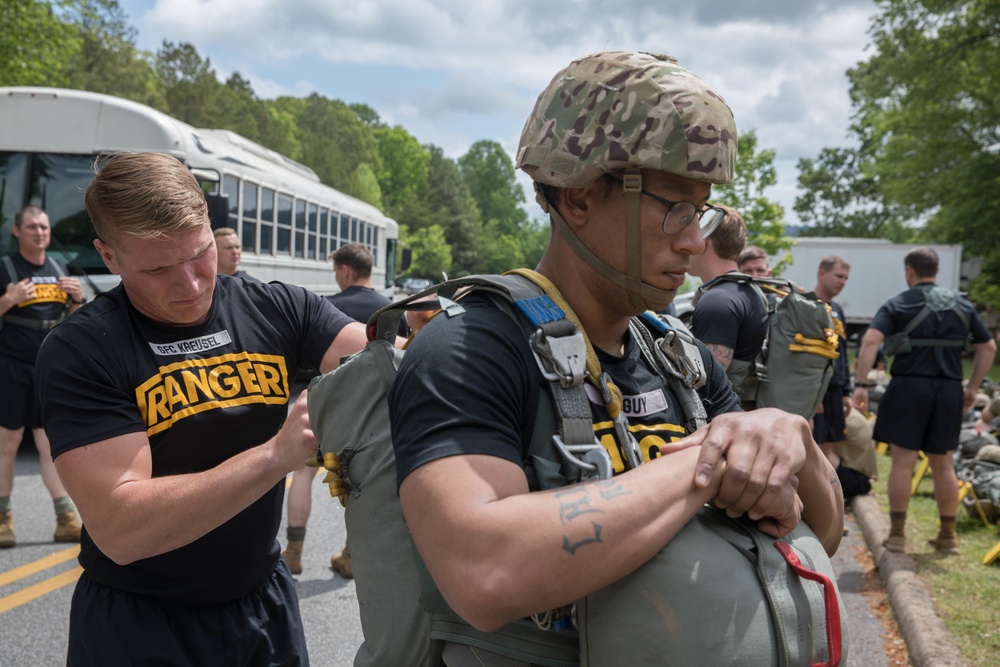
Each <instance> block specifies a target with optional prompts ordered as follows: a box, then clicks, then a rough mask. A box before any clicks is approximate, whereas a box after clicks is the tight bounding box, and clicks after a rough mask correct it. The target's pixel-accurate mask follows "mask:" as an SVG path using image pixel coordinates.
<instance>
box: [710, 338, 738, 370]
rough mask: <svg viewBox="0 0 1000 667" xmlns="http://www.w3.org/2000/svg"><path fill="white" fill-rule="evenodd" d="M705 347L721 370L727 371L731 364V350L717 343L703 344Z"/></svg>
mask: <svg viewBox="0 0 1000 667" xmlns="http://www.w3.org/2000/svg"><path fill="white" fill-rule="evenodd" d="M705 347H707V348H708V349H709V350H710V351H711V352H712V356H713V357H715V360H716V361H717V362H718V363H719V365H720V366H722V370H724V371H728V370H729V366H730V364H732V363H733V348H731V347H726V346H725V345H720V344H718V343H705Z"/></svg>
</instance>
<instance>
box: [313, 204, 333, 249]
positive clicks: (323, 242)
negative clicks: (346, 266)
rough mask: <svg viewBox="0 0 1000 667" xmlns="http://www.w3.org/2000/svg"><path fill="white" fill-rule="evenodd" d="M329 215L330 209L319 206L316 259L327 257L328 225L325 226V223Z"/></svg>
mask: <svg viewBox="0 0 1000 667" xmlns="http://www.w3.org/2000/svg"><path fill="white" fill-rule="evenodd" d="M329 215H330V211H328V210H327V209H325V208H321V209H320V210H319V248H318V249H317V254H316V259H321V260H325V259H327V249H328V248H329V246H328V241H329V234H328V229H329V227H328V226H327V223H328V216H329Z"/></svg>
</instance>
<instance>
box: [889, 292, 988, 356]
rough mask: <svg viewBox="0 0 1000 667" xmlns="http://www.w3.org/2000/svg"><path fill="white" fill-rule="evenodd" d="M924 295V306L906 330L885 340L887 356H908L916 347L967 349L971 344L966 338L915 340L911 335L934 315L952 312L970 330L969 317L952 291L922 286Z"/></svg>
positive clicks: (890, 335)
mask: <svg viewBox="0 0 1000 667" xmlns="http://www.w3.org/2000/svg"><path fill="white" fill-rule="evenodd" d="M920 289H921V291H922V292H923V293H924V306H923V308H921V309H920V312H918V313H917V314H916V316H915V317H914V318H913V319H912V320H910V321H909V322H908V323H907V325H906V328H904V329H903V330H902V331H900V332H898V333H894V334H889V335H888V336H886V338H885V355H886V356H887V357H892V356H895V355H897V354H906V353H907V352H910V351H912V350H913V348H915V347H962V348H964V347H967V346H968V344H969V341H968V336H966V338H961V339H960V338H913V337H911V336H910V334H911V333H912V332H913V330H914V329H916V328H917V326H918V325H919V324H920V323H921V322H923V321H924V320H925V319H927V317H928V316H930V315H931V314H932V313H934V314H937V313H942V312H947V311H949V310H950V311H952V312H954V313H955V314H956V315H958V318H959V319H960V320H962V322H963V323H964V324H965V330H966V332H968V330H969V316H968V315H966V314H965V311H963V310H962V308H961V307H960V306H959V305H958V298H957V296H956V294H955V292H953V291H952V290H950V289H948V288H947V287H944V286H942V285H922V286H921V287H920Z"/></svg>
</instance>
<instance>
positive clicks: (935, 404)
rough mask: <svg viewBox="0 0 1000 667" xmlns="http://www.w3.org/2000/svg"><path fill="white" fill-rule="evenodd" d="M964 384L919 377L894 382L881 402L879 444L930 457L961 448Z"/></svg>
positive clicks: (878, 419)
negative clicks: (894, 446) (959, 433)
mask: <svg viewBox="0 0 1000 667" xmlns="http://www.w3.org/2000/svg"><path fill="white" fill-rule="evenodd" d="M961 426H962V383H961V382H959V381H958V380H947V379H939V378H928V377H919V376H906V375H903V376H897V377H894V378H892V381H891V382H890V383H889V387H888V388H887V389H886V390H885V396H883V397H882V400H881V401H880V402H879V406H878V417H877V418H876V419H875V433H874V437H875V440H876V441H878V442H888V443H889V444H892V445H897V446H899V447H903V448H904V449H910V450H914V451H916V450H922V451H923V452H924V453H926V454H947V453H948V452H951V451H954V449H955V448H956V447H958V432H959V429H960V428H961Z"/></svg>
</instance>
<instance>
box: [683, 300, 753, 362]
mask: <svg viewBox="0 0 1000 667" xmlns="http://www.w3.org/2000/svg"><path fill="white" fill-rule="evenodd" d="M691 333H692V334H694V337H695V338H697V339H698V340H700V341H701V342H703V343H711V344H713V345H724V346H725V347H728V348H729V349H731V350H732V351H733V359H736V360H738V361H753V359H754V358H755V357H756V356H757V355H758V354H759V353H760V351H761V348H762V347H763V346H764V338H765V337H766V336H767V306H766V305H765V304H764V300H763V299H761V298H760V295H759V294H757V290H755V289H754V287H753V286H752V285H749V284H742V283H736V282H731V281H728V280H720V281H719V282H718V283H717V284H716V285H712V286H711V287H710V288H709V289H707V290H706V291H705V292H704V293H703V294H702V295H701V297H700V298H699V299H698V305H697V306H695V309H694V313H693V314H692V318H691Z"/></svg>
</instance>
